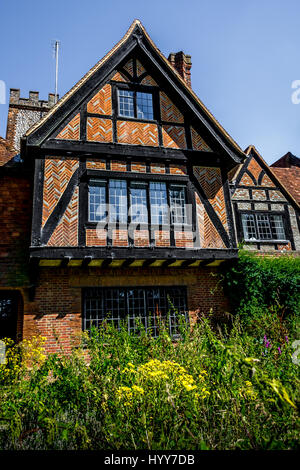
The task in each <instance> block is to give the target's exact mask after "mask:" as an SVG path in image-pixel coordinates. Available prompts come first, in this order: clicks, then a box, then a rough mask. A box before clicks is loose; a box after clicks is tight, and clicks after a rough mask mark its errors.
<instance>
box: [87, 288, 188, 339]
mask: <svg viewBox="0 0 300 470" xmlns="http://www.w3.org/2000/svg"><path fill="white" fill-rule="evenodd" d="M83 298H84V316H83V329H84V330H90V329H91V327H92V326H95V327H99V326H101V324H102V323H103V321H104V320H105V321H106V322H108V323H113V324H114V325H115V326H116V327H117V328H120V326H121V322H122V320H123V321H124V320H125V321H127V328H128V331H130V332H133V333H134V332H136V331H137V330H138V329H139V324H140V323H141V324H142V325H143V326H144V327H145V329H146V331H148V332H149V333H151V334H152V335H154V336H157V335H158V334H159V328H160V324H161V322H162V321H163V322H165V325H166V327H167V328H168V330H169V333H170V335H171V336H173V337H176V336H177V335H178V328H179V319H180V318H183V319H184V320H185V321H188V312H187V300H186V299H187V295H186V287H183V286H180V287H174V286H172V287H162V286H159V287H118V288H100V287H93V288H87V289H84V292H83Z"/></svg>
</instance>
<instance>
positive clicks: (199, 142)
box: [191, 127, 211, 152]
mask: <svg viewBox="0 0 300 470" xmlns="http://www.w3.org/2000/svg"><path fill="white" fill-rule="evenodd" d="M191 134H192V145H193V149H194V150H203V151H205V152H211V148H210V147H209V146H208V145H207V144H206V142H205V141H204V140H203V139H202V137H201V136H200V135H199V134H198V132H196V131H195V129H194V128H193V127H191Z"/></svg>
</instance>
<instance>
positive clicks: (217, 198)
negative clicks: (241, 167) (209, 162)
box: [194, 166, 228, 232]
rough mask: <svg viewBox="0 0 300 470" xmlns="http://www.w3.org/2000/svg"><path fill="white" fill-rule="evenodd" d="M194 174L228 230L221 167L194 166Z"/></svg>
mask: <svg viewBox="0 0 300 470" xmlns="http://www.w3.org/2000/svg"><path fill="white" fill-rule="evenodd" d="M194 174H195V176H196V178H197V180H198V181H199V184H200V186H201V188H202V189H203V191H204V193H205V195H206V197H207V199H208V200H209V202H210V203H211V205H212V207H213V208H214V210H215V212H216V214H217V216H218V217H219V219H220V221H221V223H222V225H223V227H224V228H225V230H226V231H227V232H228V223H227V212H226V205H225V197H224V191H223V184H222V176H221V170H220V168H208V167H200V166H198V167H194Z"/></svg>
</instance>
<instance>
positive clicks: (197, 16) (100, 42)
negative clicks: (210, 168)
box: [0, 0, 300, 163]
mask: <svg viewBox="0 0 300 470" xmlns="http://www.w3.org/2000/svg"><path fill="white" fill-rule="evenodd" d="M0 15H1V20H2V21H1V30H0V40H1V41H0V44H1V69H0V80H4V81H5V83H6V87H7V99H8V92H9V88H20V89H21V96H22V97H27V96H28V92H29V90H36V91H39V92H40V98H41V99H47V96H48V93H49V92H53V91H54V59H53V57H52V51H51V41H52V40H53V39H59V40H60V41H61V44H62V48H61V55H60V72H59V93H60V96H62V95H63V94H64V93H66V92H67V91H68V90H69V89H70V88H71V87H72V86H73V84H74V83H76V82H77V81H78V80H79V79H80V78H81V77H82V75H84V74H85V73H86V72H87V71H88V70H89V69H90V68H91V67H92V66H93V65H94V64H95V63H96V62H97V61H98V60H99V59H100V58H101V57H103V56H104V55H105V53H106V52H107V51H108V50H110V49H111V47H112V46H113V45H114V44H115V43H116V42H117V41H118V40H119V39H120V38H121V36H123V35H124V33H125V32H126V30H127V29H128V27H129V26H130V24H131V22H132V21H133V20H134V19H135V18H139V19H140V20H141V21H142V23H143V25H144V26H145V28H146V30H147V31H148V33H149V34H150V36H151V37H152V39H153V40H154V42H155V43H156V44H157V46H158V47H159V49H160V50H161V51H162V52H163V53H164V54H165V55H166V56H168V54H169V52H177V51H179V50H183V51H184V52H186V53H187V54H191V55H192V63H193V66H192V86H193V89H194V91H195V92H196V93H197V95H198V96H199V97H200V98H201V100H202V101H203V102H204V103H205V105H206V106H207V107H208V109H209V110H210V111H211V112H212V113H213V114H214V115H215V117H216V118H217V119H218V120H219V122H220V123H221V124H222V125H223V126H224V127H225V129H226V130H227V131H228V132H229V133H230V134H231V136H232V137H233V138H234V139H235V140H236V141H237V142H238V144H239V145H240V146H241V147H242V148H243V149H245V147H246V146H247V145H249V144H254V145H255V146H256V147H257V149H258V150H259V151H260V153H261V154H262V155H263V157H264V158H265V159H266V160H267V161H268V162H269V163H271V162H273V161H275V160H276V159H278V158H279V157H280V156H282V155H283V154H284V153H286V152H287V151H291V152H293V153H294V154H296V155H298V156H300V104H298V105H295V104H292V101H291V94H292V91H293V90H292V88H291V84H292V82H293V81H294V80H300V60H299V55H300V41H299V31H300V2H299V0H285V1H284V0H251V1H249V0H226V1H225V0H185V1H179V0H151V1H149V2H147V1H145V0H144V1H143V0H132V1H131V0H127V1H121V0H114V1H107V0H105V1H103V0H85V1H82V0H80V1H79V0H43V1H41V0H39V1H37V0H23V1H22V2H16V1H5V2H4V1H3V0H2V2H1V6H0ZM6 118H7V105H3V104H2V105H0V135H2V136H5V132H6Z"/></svg>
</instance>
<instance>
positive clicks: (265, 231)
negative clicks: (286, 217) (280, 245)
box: [241, 213, 286, 240]
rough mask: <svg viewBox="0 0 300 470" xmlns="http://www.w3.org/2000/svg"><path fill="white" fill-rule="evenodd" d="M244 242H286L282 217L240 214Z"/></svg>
mask: <svg viewBox="0 0 300 470" xmlns="http://www.w3.org/2000/svg"><path fill="white" fill-rule="evenodd" d="M241 218H242V227H243V233H244V238H245V240H286V234H285V229H284V221H283V217H282V215H275V214H268V213H257V214H254V213H252V214H248V213H242V214H241Z"/></svg>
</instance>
